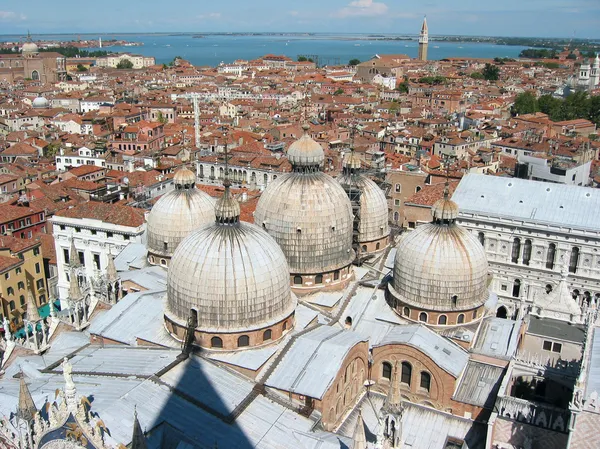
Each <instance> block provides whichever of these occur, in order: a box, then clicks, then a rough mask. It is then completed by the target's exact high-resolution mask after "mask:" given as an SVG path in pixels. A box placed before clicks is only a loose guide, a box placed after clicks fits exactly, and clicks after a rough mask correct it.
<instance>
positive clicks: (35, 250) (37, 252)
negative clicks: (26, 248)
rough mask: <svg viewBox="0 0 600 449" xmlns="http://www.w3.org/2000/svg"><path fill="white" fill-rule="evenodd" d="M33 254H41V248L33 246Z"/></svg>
mask: <svg viewBox="0 0 600 449" xmlns="http://www.w3.org/2000/svg"><path fill="white" fill-rule="evenodd" d="M33 255H34V256H39V255H40V249H39V248H33Z"/></svg>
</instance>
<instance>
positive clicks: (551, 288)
mask: <svg viewBox="0 0 600 449" xmlns="http://www.w3.org/2000/svg"><path fill="white" fill-rule="evenodd" d="M552 290H553V287H552V284H546V294H549V293H552Z"/></svg>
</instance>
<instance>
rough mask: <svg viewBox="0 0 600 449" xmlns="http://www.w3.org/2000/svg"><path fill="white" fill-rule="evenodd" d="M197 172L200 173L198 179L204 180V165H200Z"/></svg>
mask: <svg viewBox="0 0 600 449" xmlns="http://www.w3.org/2000/svg"><path fill="white" fill-rule="evenodd" d="M199 171H200V173H199V175H200V177H201V178H204V165H200V167H199Z"/></svg>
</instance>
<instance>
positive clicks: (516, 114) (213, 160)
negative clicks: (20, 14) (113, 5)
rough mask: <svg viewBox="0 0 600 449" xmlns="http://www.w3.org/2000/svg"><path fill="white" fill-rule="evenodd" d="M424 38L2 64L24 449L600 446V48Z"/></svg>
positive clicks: (47, 51) (14, 342)
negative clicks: (480, 48) (299, 49)
mask: <svg viewBox="0 0 600 449" xmlns="http://www.w3.org/2000/svg"><path fill="white" fill-rule="evenodd" d="M363 4H368V5H369V6H373V3H372V2H364V1H362V0H361V1H357V2H352V3H350V5H351V6H352V7H363ZM357 5H358V6H357ZM375 5H382V3H379V4H378V3H375ZM384 12H385V11H384ZM5 17H8V16H6V14H5ZM1 18H2V15H1V14H0V19H1ZM414 27H415V33H416V32H418V35H417V36H416V37H415V38H414V41H415V45H418V47H417V48H415V55H414V57H411V56H409V55H407V54H400V53H394V54H387V53H377V48H378V47H377V42H378V41H381V42H385V43H387V44H389V42H388V41H402V42H401V43H400V44H395V45H401V47H403V46H404V43H403V41H404V40H410V39H412V38H410V37H405V36H404V37H403V36H400V35H398V36H396V37H393V36H389V35H387V34H385V33H382V34H379V33H371V34H370V35H369V36H368V38H366V37H365V40H367V39H369V40H373V45H372V46H371V47H369V48H373V50H375V51H374V52H373V53H372V55H371V56H370V57H368V58H366V59H364V58H363V60H361V59H360V58H358V57H352V58H349V59H348V60H341V57H334V56H332V55H330V54H327V55H323V54H318V53H316V50H310V48H307V49H306V50H305V51H304V52H303V53H299V54H297V55H294V56H290V55H289V54H286V55H283V54H275V53H273V52H271V51H270V49H269V48H265V52H264V54H263V55H262V56H260V57H258V58H255V59H250V58H248V59H242V57H238V58H237V59H235V60H231V61H223V62H221V63H219V64H218V65H216V66H214V65H207V64H197V63H194V62H193V61H190V60H188V59H186V56H184V55H177V54H174V55H173V56H172V58H170V59H169V60H168V61H164V62H162V61H158V62H157V58H156V57H155V56H152V52H153V51H154V50H153V48H154V47H151V46H149V45H147V44H145V43H144V42H141V41H139V40H137V39H136V38H134V37H131V38H123V37H122V36H121V35H118V36H117V35H115V36H113V37H112V38H111V37H110V36H106V37H105V38H104V40H103V38H102V37H99V38H95V37H94V38H92V37H90V36H88V35H86V36H83V38H81V37H77V38H74V39H72V40H69V39H65V38H64V37H61V38H59V39H56V40H53V39H52V38H51V37H49V36H48V35H44V37H43V39H38V38H36V35H35V34H29V33H28V34H27V35H26V36H22V37H21V36H18V37H12V36H11V37H6V39H1V40H2V42H0V448H1V449H4V448H7V449H8V448H10V449H28V448H44V449H53V448H69V449H70V448H74V449H76V448H87V449H122V448H133V449H141V448H144V449H146V448H148V449H149V448H173V449H188V448H189V449H195V448H198V449H208V448H220V449H224V448H232V449H233V448H242V449H244V448H248V449H249V448H261V449H263V448H264V449H270V448H284V449H285V448H290V449H292V448H293V449H299V448H306V449H309V448H311V449H312V448H315V449H316V448H320V449H338V448H339V449H341V448H347V449H375V448H385V449H388V448H405V449H408V448H411V449H567V448H569V449H571V448H572V449H580V448H581V449H587V448H590V449H592V448H598V447H600V435H599V434H598V431H597V429H598V428H599V426H600V402H599V398H598V391H600V330H599V326H600V315H599V307H600V253H599V252H598V248H600V220H599V218H600V212H599V211H600V190H598V188H599V187H600V159H599V156H600V137H599V132H598V126H600V47H599V44H598V41H597V40H594V39H566V38H565V39H563V38H555V39H554V38H483V39H482V38H470V37H468V36H467V37H464V38H457V37H452V36H445V37H442V36H438V37H436V38H435V39H434V38H432V37H430V26H429V25H428V19H427V17H425V18H422V19H419V20H416V21H415V23H414ZM31 31H32V33H35V30H31ZM246 34H251V33H239V35H235V36H236V38H237V37H240V38H243V37H246V36H245V35H246ZM207 35H208V33H197V34H193V35H190V36H192V38H193V39H197V41H198V45H200V46H202V42H203V41H205V40H206V36H207ZM233 35H234V33H228V37H230V36H233ZM281 35H282V36H285V37H286V38H287V37H290V38H291V37H293V34H292V33H287V34H285V33H282V34H281ZM406 36H408V35H406ZM117 37H118V38H117ZM213 37H214V36H213ZM211 42H212V41H211ZM438 42H439V43H451V45H455V46H456V47H453V48H457V49H458V48H462V47H461V46H459V45H463V44H464V45H467V44H472V45H479V44H482V45H483V44H484V43H485V45H490V43H491V44H494V45H496V44H497V45H499V46H511V45H512V46H519V49H518V50H517V53H515V54H518V56H515V57H506V56H503V54H502V53H498V54H488V56H487V57H473V56H448V57H443V58H440V59H432V57H431V55H432V51H436V50H435V49H439V47H438V46H437V45H436V44H437V43H438ZM288 43H289V41H285V40H282V41H281V45H283V46H284V47H287V46H288ZM292 45H293V44H292ZM352 45H356V46H357V47H358V46H359V45H362V44H352ZM369 45H370V44H369ZM123 47H132V48H131V49H127V51H122V50H123ZM163 47H164V46H163ZM407 47H408V45H407ZM142 48H143V52H140V51H138V50H140V49H142ZM384 48H389V47H384ZM449 48H450V47H447V48H445V49H444V51H446V52H448V51H452V50H449ZM486 48H487V47H486ZM490 48H491V47H490ZM162 51H163V52H164V51H165V49H164V48H163V50H162ZM173 51H175V50H173ZM211 51H212V50H211ZM216 51H217V50H215V55H216ZM240 51H241V50H240ZM357 51H358V50H357ZM361 51H363V50H361ZM364 51H367V50H364ZM486 51H488V52H489V51H490V50H486ZM491 51H493V50H491ZM361 54H362V53H361ZM215 57H216V56H215ZM596 331H598V334H596Z"/></svg>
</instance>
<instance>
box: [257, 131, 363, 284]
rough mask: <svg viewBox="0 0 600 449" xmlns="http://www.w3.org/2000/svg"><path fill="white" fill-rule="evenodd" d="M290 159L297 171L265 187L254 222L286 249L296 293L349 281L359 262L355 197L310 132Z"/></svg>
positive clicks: (284, 250) (295, 146)
mask: <svg viewBox="0 0 600 449" xmlns="http://www.w3.org/2000/svg"><path fill="white" fill-rule="evenodd" d="M288 157H289V158H290V162H292V166H293V168H294V171H293V172H292V173H288V174H285V175H283V176H280V177H278V178H277V179H276V180H275V181H273V182H272V183H271V184H269V186H268V187H267V188H266V189H265V191H264V192H263V194H262V196H261V198H260V200H259V202H258V205H257V207H256V212H255V213H254V222H255V223H256V224H257V225H258V226H261V227H262V228H263V229H265V230H266V231H267V232H268V233H269V234H270V235H271V236H272V237H273V238H274V239H275V240H276V241H277V243H278V244H279V246H280V247H281V249H282V250H283V252H284V254H285V257H286V259H287V261H288V264H289V267H290V274H291V282H292V283H293V285H294V287H295V288H296V291H309V290H311V289H315V288H316V289H320V288H323V287H326V286H332V285H341V284H344V283H345V282H346V281H347V280H349V279H350V277H351V275H352V272H351V269H350V265H351V263H352V261H353V260H354V251H353V250H352V226H353V215H352V206H351V205H350V200H349V199H348V197H347V195H346V192H345V191H344V189H343V188H342V187H341V186H340V185H339V183H337V182H336V181H335V180H334V179H333V178H331V177H330V176H328V175H326V174H325V173H322V172H321V171H320V169H319V168H320V165H321V164H322V162H323V149H322V148H321V147H320V145H319V144H318V143H317V142H315V141H314V140H313V139H311V138H310V137H309V136H308V134H307V133H305V134H304V136H303V137H302V138H301V139H300V140H298V141H297V142H295V143H294V144H292V145H291V146H290V149H289V152H288Z"/></svg>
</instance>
